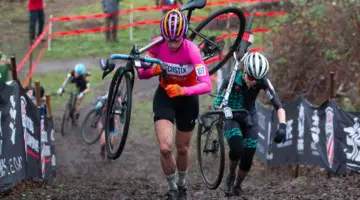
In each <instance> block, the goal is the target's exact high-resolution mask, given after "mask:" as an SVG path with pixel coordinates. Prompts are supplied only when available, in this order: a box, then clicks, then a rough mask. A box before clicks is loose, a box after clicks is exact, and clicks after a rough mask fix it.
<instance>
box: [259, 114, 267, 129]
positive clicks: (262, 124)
mask: <svg viewBox="0 0 360 200" xmlns="http://www.w3.org/2000/svg"><path fill="white" fill-rule="evenodd" d="M257 116H258V124H259V126H260V128H261V129H262V130H266V128H265V126H266V121H265V119H266V118H265V115H263V114H262V113H261V112H257Z"/></svg>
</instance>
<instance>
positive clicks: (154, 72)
mask: <svg viewBox="0 0 360 200" xmlns="http://www.w3.org/2000/svg"><path fill="white" fill-rule="evenodd" d="M161 72H162V69H161V67H160V65H156V67H154V68H153V70H152V72H151V74H152V76H158V75H160V74H161Z"/></svg>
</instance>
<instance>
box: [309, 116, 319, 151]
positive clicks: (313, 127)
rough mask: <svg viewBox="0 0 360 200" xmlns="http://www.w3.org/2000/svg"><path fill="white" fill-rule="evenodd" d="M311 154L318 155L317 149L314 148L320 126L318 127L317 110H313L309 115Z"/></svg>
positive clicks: (317, 140)
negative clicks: (310, 122) (311, 114)
mask: <svg viewBox="0 0 360 200" xmlns="http://www.w3.org/2000/svg"><path fill="white" fill-rule="evenodd" d="M311 121H312V124H311V128H310V131H311V138H312V141H311V154H312V155H314V156H319V155H320V154H319V151H318V150H317V148H316V144H317V143H318V142H319V135H320V128H319V124H320V117H319V115H318V111H317V110H314V112H313V116H312V117H311Z"/></svg>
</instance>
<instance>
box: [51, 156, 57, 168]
mask: <svg viewBox="0 0 360 200" xmlns="http://www.w3.org/2000/svg"><path fill="white" fill-rule="evenodd" d="M51 166H53V167H55V166H56V158H55V155H54V154H53V155H52V156H51Z"/></svg>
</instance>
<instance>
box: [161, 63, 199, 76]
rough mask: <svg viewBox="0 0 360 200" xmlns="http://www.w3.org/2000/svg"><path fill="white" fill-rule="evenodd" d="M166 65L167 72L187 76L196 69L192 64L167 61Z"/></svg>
mask: <svg viewBox="0 0 360 200" xmlns="http://www.w3.org/2000/svg"><path fill="white" fill-rule="evenodd" d="M166 65H167V73H168V74H170V75H177V76H187V75H188V74H190V73H191V72H192V71H193V70H194V67H193V66H192V65H179V64H173V63H166Z"/></svg>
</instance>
